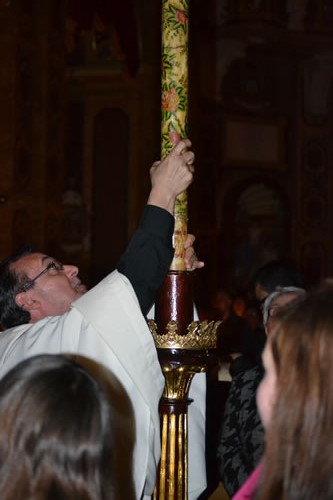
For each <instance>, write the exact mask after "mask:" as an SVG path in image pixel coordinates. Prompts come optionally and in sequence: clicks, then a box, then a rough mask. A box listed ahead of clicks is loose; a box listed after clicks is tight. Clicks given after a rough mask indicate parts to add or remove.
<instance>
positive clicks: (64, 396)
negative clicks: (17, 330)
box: [0, 355, 131, 500]
mask: <svg viewBox="0 0 333 500" xmlns="http://www.w3.org/2000/svg"><path fill="white" fill-rule="evenodd" d="M76 359H77V360H78V361H80V363H77V362H76V361H74V360H73V359H69V358H66V357H65V356H61V355H40V356H36V357H33V358H30V359H27V360H25V361H23V362H21V363H20V364H18V365H17V366H16V367H14V368H13V369H12V370H11V371H10V372H9V373H8V374H7V375H5V377H4V378H3V379H2V380H1V381H0V497H1V498H2V499H9V498H33V499H36V500H37V499H44V498H52V499H59V500H60V499H67V498H68V499H71V500H72V499H87V500H88V499H89V500H92V499H94V500H95V499H112V498H117V493H116V492H118V489H117V485H116V482H117V480H118V477H117V472H118V471H117V470H116V469H117V466H116V459H115V456H116V455H117V453H118V452H119V451H118V449H117V448H116V446H117V438H116V436H117V433H118V432H119V425H120V423H119V418H120V417H121V414H122V413H123V410H124V408H125V407H126V404H127V403H125V405H124V404H123V403H122V405H121V408H120V407H119V400H120V396H121V391H120V390H119V383H118V382H116V381H115V379H113V378H111V379H109V378H108V377H107V376H106V374H105V372H103V369H102V368H100V367H99V365H97V364H96V363H94V362H92V361H91V360H86V359H85V358H81V357H76ZM81 362H82V363H84V364H86V365H87V368H85V367H84V366H82V364H81ZM92 373H93V376H92ZM97 379H99V381H97ZM110 396H111V398H112V399H111V400H110ZM121 397H122V396H121ZM124 397H125V398H126V397H127V396H126V395H125V396H124ZM119 408H120V409H119ZM127 409H128V407H127ZM126 411H127V410H126ZM123 416H124V417H125V420H126V421H127V417H128V411H127V413H126V412H125V413H123ZM126 440H127V439H126V436H125V442H126ZM129 456H130V455H129ZM129 462H130V460H129ZM128 469H130V467H128ZM128 472H129V471H128ZM126 479H127V481H129V482H131V474H129V477H127V478H126Z"/></svg>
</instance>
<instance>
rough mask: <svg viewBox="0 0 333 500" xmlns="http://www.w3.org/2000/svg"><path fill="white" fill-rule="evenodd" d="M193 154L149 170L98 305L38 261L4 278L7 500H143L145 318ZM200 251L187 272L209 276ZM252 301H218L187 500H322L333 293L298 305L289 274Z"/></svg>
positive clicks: (68, 277)
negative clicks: (135, 222)
mask: <svg viewBox="0 0 333 500" xmlns="http://www.w3.org/2000/svg"><path fill="white" fill-rule="evenodd" d="M190 147H191V143H190V141H189V140H187V139H185V140H182V141H180V142H179V143H178V145H177V146H175V148H174V149H173V150H172V151H171V152H170V153H169V155H167V157H166V158H165V159H164V160H163V161H160V162H155V163H154V164H153V166H152V168H151V171H150V177H151V184H152V187H151V192H150V195H149V198H148V202H147V205H146V207H145V209H144V212H143V215H142V218H141V221H140V224H139V227H138V230H137V231H136V232H135V234H134V236H133V238H132V240H131V242H130V244H129V246H128V248H127V250H126V251H125V253H124V255H123V256H122V257H121V259H120V261H119V264H118V266H117V269H116V270H114V271H113V272H111V273H110V274H109V275H108V276H106V277H105V278H104V279H103V280H102V281H101V282H100V283H98V284H97V285H96V286H95V287H94V288H92V289H91V290H89V291H87V289H86V287H85V286H84V285H83V284H82V283H81V281H80V279H79V277H78V268H77V267H76V266H74V265H65V264H62V263H60V262H59V261H58V260H56V259H55V258H53V257H50V256H48V255H46V254H44V253H42V252H37V251H34V250H31V249H28V248H25V249H23V250H20V251H19V252H17V253H15V254H13V255H12V256H10V257H8V258H7V259H5V260H3V261H2V262H1V263H0V323H1V327H2V330H3V331H2V332H1V334H0V498H1V499H3V500H12V499H14V498H15V499H19V498H30V499H32V500H43V499H50V498H52V499H55V500H58V499H59V500H60V499H61V500H63V499H71V500H73V499H74V500H75V499H77V500H79V499H80V500H81V499H86V500H109V499H110V500H113V499H118V498H126V499H129V500H130V499H133V500H134V499H143V498H151V495H152V493H153V490H154V486H155V482H156V472H157V467H158V462H159V458H160V418H159V412H158V408H159V400H160V397H161V395H162V391H163V388H164V378H163V375H162V372H161V368H160V364H159V361H158V357H157V353H156V349H155V345H154V342H153V340H152V336H151V334H150V331H149V329H148V326H147V322H146V316H147V314H148V312H149V309H150V308H151V306H152V304H153V302H154V297H155V294H156V291H157V290H158V288H159V286H160V285H161V283H162V281H163V279H164V277H165V275H166V273H167V272H168V269H169V266H170V263H171V260H172V258H173V252H174V250H173V245H172V237H173V230H174V218H173V211H174V205H175V201H176V197H177V196H178V194H179V193H181V192H182V191H184V190H186V189H187V188H188V186H189V185H190V184H191V182H192V180H193V173H194V166H193V163H194V153H193V152H192V151H191V149H190ZM193 242H194V237H193V236H191V235H189V236H188V239H187V241H186V243H185V265H186V268H187V269H188V270H194V269H199V268H201V267H202V266H203V265H204V263H203V262H200V261H199V260H198V259H197V257H196V254H195V252H194V249H193ZM147 263H149V266H147ZM252 292H253V294H254V295H255V299H251V300H249V299H248V297H243V296H237V297H234V298H232V297H231V294H230V293H228V291H226V290H224V289H219V290H217V292H216V293H215V294H214V296H213V300H212V310H213V313H212V315H213V319H215V320H218V319H221V321H222V323H221V326H220V329H219V335H218V343H217V349H216V361H217V362H216V365H215V368H216V369H215V371H213V373H214V377H215V378H214V377H211V373H208V377H207V400H206V393H205V389H206V386H205V387H203V383H202V381H203V379H202V377H201V378H198V377H197V378H196V377H194V380H193V382H192V385H193V392H194V393H195V394H196V395H195V396H194V397H193V399H194V404H193V406H192V405H191V408H192V409H191V412H190V414H189V488H188V498H189V499H190V500H192V499H193V500H195V499H198V498H201V499H204V498H209V496H208V495H209V494H210V493H211V489H210V486H212V485H213V487H215V486H216V482H219V481H221V482H222V483H223V485H224V488H225V490H226V491H227V493H228V495H229V496H230V498H233V499H235V500H246V499H247V500H251V499H253V500H275V499H285V500H310V499H311V500H313V499H321V500H329V499H331V498H333V482H332V480H331V476H332V473H331V455H332V454H331V449H330V441H329V436H330V432H331V430H333V429H332V427H333V400H332V396H331V393H332V390H331V385H332V386H333V368H332V355H333V285H332V283H331V282H329V281H326V282H324V283H323V284H322V285H321V286H318V288H317V289H314V290H311V291H306V290H305V288H304V283H303V280H302V277H301V276H300V274H299V272H298V271H297V270H296V269H295V268H294V267H293V266H290V265H287V264H285V263H282V262H272V263H269V264H268V265H266V266H264V267H263V268H261V269H259V270H258V272H257V274H256V275H255V277H254V281H253V289H252ZM331 373H332V379H331ZM191 390H192V389H191ZM206 402H207V411H206V410H205V403H206ZM205 425H206V461H207V464H206V465H207V471H206V465H205V454H204V446H203V441H204V438H205V428H204V426H205ZM191 429H192V430H191ZM332 465H333V464H332ZM206 472H208V487H207V488H206ZM209 473H211V475H209ZM205 488H206V489H205Z"/></svg>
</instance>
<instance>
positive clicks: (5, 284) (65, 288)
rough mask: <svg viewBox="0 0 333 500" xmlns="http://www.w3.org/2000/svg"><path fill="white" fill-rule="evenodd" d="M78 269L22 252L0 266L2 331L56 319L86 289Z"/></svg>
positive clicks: (29, 249)
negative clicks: (50, 317) (52, 317)
mask: <svg viewBox="0 0 333 500" xmlns="http://www.w3.org/2000/svg"><path fill="white" fill-rule="evenodd" d="M78 273H79V269H78V267H77V266H74V265H72V264H62V263H61V262H59V261H58V260H57V259H54V258H53V257H50V256H49V255H46V254H43V253H40V252H35V251H33V250H32V249H31V248H23V249H22V250H19V251H18V252H17V253H15V254H13V255H11V256H10V257H8V258H7V259H5V260H4V261H2V262H1V263H0V324H1V326H2V327H3V328H11V327H13V326H17V325H21V324H25V323H35V322H36V321H39V320H40V319H42V318H45V317H46V316H60V315H62V314H64V313H65V312H66V311H68V310H69V309H70V307H71V304H72V302H73V301H74V300H76V299H78V298H79V297H80V296H81V295H83V294H84V293H85V292H86V291H87V288H86V286H85V285H84V284H83V283H81V280H80V279H79V276H78Z"/></svg>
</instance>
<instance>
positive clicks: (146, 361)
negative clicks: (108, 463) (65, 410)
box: [0, 140, 205, 499]
mask: <svg viewBox="0 0 333 500" xmlns="http://www.w3.org/2000/svg"><path fill="white" fill-rule="evenodd" d="M190 146H191V143H190V141H189V140H183V141H181V142H180V143H179V144H178V145H177V146H176V147H175V148H174V149H173V150H172V151H171V153H170V154H169V155H168V156H167V157H166V158H165V159H164V160H163V161H161V162H156V163H154V165H153V166H152V167H151V171H150V175H151V183H152V188H151V192H150V195H149V198H148V202H147V205H146V207H145V209H144V213H143V215H142V218H141V221H140V224H139V228H138V230H137V232H136V233H135V235H134V236H133V239H132V241H131V243H130V245H129V247H128V249H127V250H126V252H125V254H124V255H123V256H122V258H121V259H120V262H119V264H118V266H117V269H116V270H115V271H113V272H112V273H111V274H109V275H108V276H106V278H104V279H103V280H102V281H101V282H100V283H98V284H97V285H96V286H95V287H94V288H92V289H91V290H89V291H88V292H87V291H86V287H85V286H84V285H83V284H82V283H81V281H80V279H79V277H78V271H79V270H78V268H77V267H76V266H73V265H63V264H61V263H60V262H58V261H57V260H56V259H54V258H52V257H50V256H48V255H45V254H43V253H39V252H32V251H31V250H24V251H22V252H20V253H17V254H15V255H14V256H11V257H9V258H8V259H6V260H5V261H3V262H2V263H1V265H0V322H1V325H2V326H3V327H4V328H7V329H6V330H5V331H3V332H1V334H0V376H3V375H4V374H5V373H6V372H7V371H8V370H9V369H11V368H12V367H13V366H14V365H15V364H17V363H18V362H19V361H21V360H23V359H25V358H28V357H30V356H33V355H35V354H40V353H79V354H82V355H84V356H87V357H90V358H92V359H94V360H95V361H98V362H99V363H102V364H103V365H105V366H106V367H108V368H109V369H110V370H111V371H112V372H113V373H114V374H115V375H116V376H117V377H118V379H119V380H120V381H121V383H122V385H123V386H124V388H125V389H126V391H127V393H128V395H129V397H130V398H131V401H132V405H133V409H134V414H135V430H136V442H135V448H134V457H133V477H134V484H135V489H136V497H137V498H138V499H140V498H142V497H146V496H147V497H149V496H150V495H151V494H152V492H153V488H154V485H155V480H156V469H157V465H158V461H159V456H160V423H159V413H158V404H159V400H160V397H161V395H162V391H163V387H164V378H163V375H162V372H161V369H160V365H159V362H158V358H157V355H156V349H155V345H154V342H153V339H152V337H151V334H150V331H149V329H148V327H147V324H146V320H145V318H144V315H145V314H147V312H148V310H149V309H150V307H151V305H152V302H153V300H154V296H155V293H156V291H157V289H158V288H159V286H160V285H161V284H162V281H163V279H164V277H165V275H166V273H167V271H168V269H169V266H170V263H171V260H172V257H173V248H172V234H173V227H174V219H173V211H174V204H175V200H176V197H177V196H178V194H179V193H181V192H182V191H184V190H186V189H187V187H188V186H189V184H190V183H191V182H192V179H193V171H194V168H193V162H194V154H193V152H192V151H190V150H188V148H189V147H190ZM193 241H194V238H193V237H189V239H188V243H187V245H188V249H187V255H186V258H185V263H186V266H187V269H195V268H199V267H202V266H203V263H202V262H199V261H198V260H197V259H196V256H195V253H194V250H193V248H192V244H193ZM197 385H198V387H196V386H197ZM201 387H202V382H201V380H200V379H199V378H198V384H196V383H195V384H194V388H193V391H194V392H196V391H197V393H198V394H200V391H201ZM192 396H193V394H192ZM201 398H202V399H203V398H204V392H203V393H201ZM198 403H199V410H193V412H194V413H195V415H196V417H195V418H193V420H195V419H197V417H199V419H198V421H196V422H194V421H193V423H194V426H193V433H192V434H193V435H192V434H191V430H190V431H189V439H190V441H192V442H193V444H194V445H195V446H197V447H198V448H197V451H195V452H194V454H196V453H201V448H202V444H203V434H202V430H203V426H204V413H203V412H204V400H203V401H202V406H201V404H200V401H198ZM200 406H201V407H200ZM191 411H192V410H191ZM202 417H203V422H201V421H200V419H201V418H202ZM189 425H190V427H191V424H190V423H189ZM191 436H192V437H191ZM190 448H191V447H190ZM190 455H191V450H190ZM203 456H204V455H203ZM130 458H131V457H130ZM202 460H204V458H202V457H199V456H197V457H196V460H194V459H193V458H192V459H191V458H190V463H191V461H193V463H195V461H197V463H199V468H200V473H199V472H198V473H197V471H196V473H195V474H193V479H194V486H193V495H192V494H191V478H190V487H189V491H190V498H193V499H194V498H197V496H198V495H199V494H200V491H199V490H200V489H201V486H200V480H198V477H199V478H200V477H201V478H203V481H202V480H201V482H203V484H202V489H204V487H205V484H204V471H202V470H201V469H202V465H201V464H202V463H203V462H202ZM190 476H191V471H190ZM198 481H199V482H198ZM198 488H199V490H198Z"/></svg>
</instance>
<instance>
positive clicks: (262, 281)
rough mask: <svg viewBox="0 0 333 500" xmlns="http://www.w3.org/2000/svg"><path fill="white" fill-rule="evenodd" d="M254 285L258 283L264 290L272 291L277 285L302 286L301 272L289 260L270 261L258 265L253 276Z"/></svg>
mask: <svg viewBox="0 0 333 500" xmlns="http://www.w3.org/2000/svg"><path fill="white" fill-rule="evenodd" d="M253 283H254V286H256V285H260V286H261V287H262V288H263V289H264V290H266V292H268V293H271V292H273V291H274V290H275V289H276V287H278V286H296V287H299V288H304V281H303V277H302V275H301V273H300V272H299V271H298V270H297V269H296V267H295V266H294V265H293V264H291V263H290V262H285V261H282V260H274V261H271V262H269V263H267V264H265V265H264V266H262V267H260V268H259V269H258V270H257V271H256V273H255V275H254V278H253Z"/></svg>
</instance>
